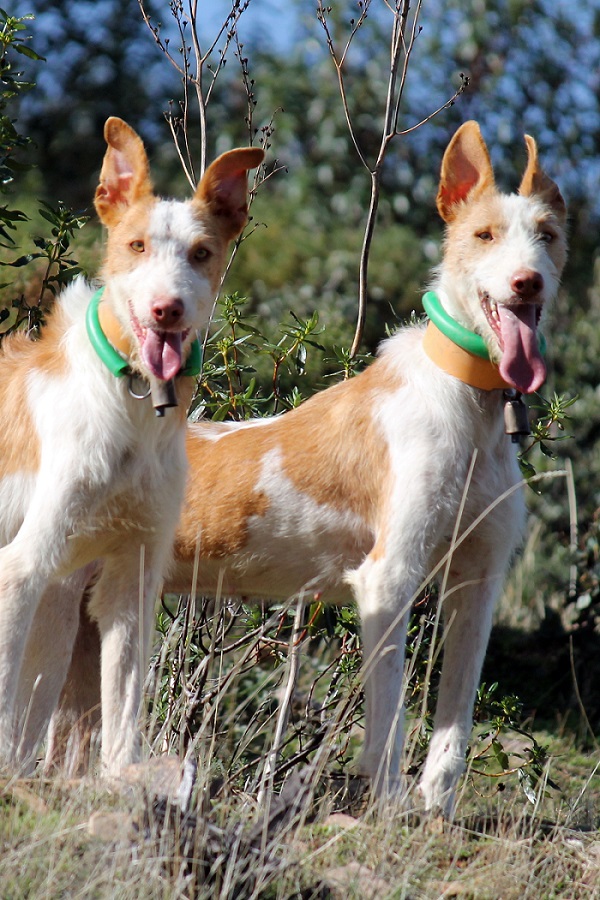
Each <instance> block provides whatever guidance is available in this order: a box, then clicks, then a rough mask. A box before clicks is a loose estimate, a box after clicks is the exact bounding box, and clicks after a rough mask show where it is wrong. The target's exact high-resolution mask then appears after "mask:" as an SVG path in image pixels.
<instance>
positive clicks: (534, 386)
mask: <svg viewBox="0 0 600 900" xmlns="http://www.w3.org/2000/svg"><path fill="white" fill-rule="evenodd" d="M498 315H499V316H500V329H501V332H502V343H503V350H502V361H501V363H500V366H499V369H500V374H501V375H502V377H503V378H504V380H505V381H507V382H508V383H509V384H512V386H513V387H515V388H516V389H517V390H518V391H521V393H522V394H531V393H532V392H533V391H537V390H538V388H540V387H541V386H542V385H543V383H544V381H545V380H546V364H545V362H544V360H543V359H542V356H541V354H540V350H539V347H538V342H537V334H536V325H537V311H536V307H535V306H534V305H533V304H532V303H524V304H522V305H520V306H513V307H508V306H500V305H499V306H498Z"/></svg>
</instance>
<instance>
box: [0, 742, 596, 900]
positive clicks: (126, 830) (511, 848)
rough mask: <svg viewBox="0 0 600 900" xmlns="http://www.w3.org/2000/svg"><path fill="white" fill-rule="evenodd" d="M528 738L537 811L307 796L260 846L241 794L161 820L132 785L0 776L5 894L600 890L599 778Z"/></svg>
mask: <svg viewBox="0 0 600 900" xmlns="http://www.w3.org/2000/svg"><path fill="white" fill-rule="evenodd" d="M539 737H540V738H542V739H544V740H550V742H551V748H552V754H553V758H552V769H553V775H554V777H555V778H557V779H558V781H559V782H560V783H561V786H562V791H561V792H560V793H559V792H556V791H551V792H550V794H551V795H552V796H551V797H549V798H548V799H546V800H544V801H542V802H541V803H540V804H538V805H536V806H533V805H531V804H529V803H528V802H527V801H526V800H525V799H524V798H523V797H522V796H521V795H519V793H518V791H516V790H513V789H507V790H506V791H504V792H503V793H502V794H499V795H496V796H495V797H494V798H493V799H491V800H490V799H488V800H486V799H484V798H483V797H482V796H477V795H476V793H475V791H474V789H473V784H472V783H471V782H469V781H467V783H466V786H465V791H464V796H463V798H462V801H461V805H460V807H459V814H458V817H457V819H456V821H455V822H454V823H453V824H449V823H444V822H441V821H440V820H433V821H428V820H419V819H418V818H417V817H416V816H408V815H405V814H399V813H397V814H395V815H392V814H390V813H389V812H385V813H384V814H383V815H377V814H376V812H375V811H374V810H366V811H364V812H363V814H362V816H361V817H360V818H355V817H352V816H350V815H348V814H347V813H346V814H344V813H342V814H340V813H333V814H332V812H331V808H330V804H328V803H321V804H316V808H313V807H312V804H311V803H309V804H308V807H307V808H306V809H304V810H303V812H304V813H306V815H307V816H308V818H309V819H312V821H306V822H304V823H302V822H300V824H297V823H296V821H291V822H287V823H286V822H284V823H283V824H282V827H281V828H279V827H276V828H275V829H271V828H270V826H269V827H267V828H265V829H264V831H265V835H266V836H265V841H264V846H263V847H262V849H261V842H260V840H259V839H257V836H256V835H257V833H258V834H259V835H260V833H261V819H260V816H259V817H258V819H257V817H256V809H255V806H254V803H253V801H252V799H251V798H250V797H248V796H247V795H245V794H244V792H243V791H238V792H231V793H230V794H229V795H228V796H224V797H222V798H221V799H217V800H215V801H214V802H213V803H212V804H207V803H206V802H205V803H204V804H200V806H203V807H204V812H203V813H198V814H197V815H196V817H195V819H194V822H193V826H192V825H191V824H190V822H189V821H186V820H185V819H181V818H179V819H178V820H177V818H176V817H173V819H172V821H170V822H169V821H168V816H167V818H166V819H165V816H164V815H160V813H159V807H158V806H157V805H156V804H154V806H155V808H154V809H153V803H152V799H151V794H152V791H151V790H150V791H149V792H148V789H147V788H146V789H145V788H143V787H140V786H139V785H138V787H137V788H131V787H128V788H127V789H124V788H123V786H121V787H119V788H117V787H116V786H112V787H110V786H107V785H105V784H102V783H101V782H99V781H96V780H94V779H90V780H85V781H81V782H78V783H76V782H61V781H59V780H53V781H48V780H44V779H42V778H41V777H40V778H33V779H32V780H28V781H25V780H18V781H13V782H6V781H5V782H4V783H3V785H2V792H1V797H0V808H1V816H0V884H1V885H2V888H1V890H2V897H3V898H15V900H17V898H25V897H35V898H46V897H47V898H58V897H69V898H70V897H90V898H91V897H98V898H100V897H101V898H105V897H115V898H116V897H119V898H128V897H132V898H133V897H136V898H137V897H144V898H155V897H156V898H162V897H180V896H181V897H183V896H196V897H206V898H208V897H231V898H238V897H249V896H256V897H281V898H292V897H306V898H308V897H315V898H316V897H322V898H325V897H334V898H337V897H344V898H356V900H364V898H368V897H373V898H375V897H377V898H384V897H390V898H392V897H393V898H401V897H402V898H404V897H405V898H438V897H464V898H478V900H485V898H490V900H497V898H505V900H509V898H515V900H517V898H519V900H521V898H522V900H524V898H532V900H533V898H535V900H541V898H559V897H560V898H569V900H576V898H589V897H594V896H599V895H600V835H599V834H598V831H597V828H598V824H599V821H600V774H599V773H598V771H596V773H595V774H594V773H593V760H592V759H591V758H590V757H589V756H582V755H580V754H579V753H578V752H577V751H576V749H575V748H574V747H573V746H571V745H569V743H568V741H567V740H566V739H562V740H558V739H556V738H554V737H553V736H550V735H539ZM315 814H316V817H315V818H314V819H313V818H312V817H313V815H315ZM257 821H258V831H256V829H255V834H254V838H253V839H250V838H248V839H247V840H240V832H238V831H236V830H235V828H234V827H233V824H232V823H234V822H235V823H242V824H243V825H244V827H245V828H246V830H249V829H250V828H251V826H252V823H253V822H254V823H256V822H257ZM236 827H237V826H236ZM228 829H229V830H228ZM182 835H183V837H182ZM207 845H208V846H209V847H211V848H212V849H211V850H210V852H209V851H207ZM211 866H212V870H211Z"/></svg>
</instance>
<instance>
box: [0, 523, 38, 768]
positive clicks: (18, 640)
mask: <svg viewBox="0 0 600 900" xmlns="http://www.w3.org/2000/svg"><path fill="white" fill-rule="evenodd" d="M35 549H36V548H35V547H32V546H31V545H30V544H29V543H28V542H27V541H26V540H23V541H21V540H20V538H19V536H17V538H15V540H14V541H13V542H12V544H9V545H8V546H7V547H3V548H2V549H1V550H0V698H1V702H0V759H2V761H4V762H6V763H9V764H13V763H14V762H16V760H17V749H18V745H19V738H20V734H19V725H20V724H21V723H20V722H18V721H17V715H16V713H17V693H18V687H19V680H20V674H21V667H22V665H23V657H24V651H25V645H26V642H27V637H28V635H29V630H30V628H31V623H32V621H33V618H34V615H35V612H36V609H37V606H38V604H39V601H40V598H41V596H42V594H43V591H44V588H45V586H46V580H47V576H48V573H47V571H45V570H44V566H43V562H42V560H40V559H39V557H38V555H37V554H36V552H35ZM38 563H39V565H38Z"/></svg>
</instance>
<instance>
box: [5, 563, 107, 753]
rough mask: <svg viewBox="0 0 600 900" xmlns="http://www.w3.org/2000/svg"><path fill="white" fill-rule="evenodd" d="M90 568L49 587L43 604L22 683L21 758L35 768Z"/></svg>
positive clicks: (29, 642)
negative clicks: (39, 746) (36, 757)
mask: <svg viewBox="0 0 600 900" xmlns="http://www.w3.org/2000/svg"><path fill="white" fill-rule="evenodd" d="M89 578H90V567H89V566H88V567H85V568H83V569H79V570H78V571H76V572H74V573H73V574H72V575H70V576H68V577H67V578H64V579H61V580H60V581H58V582H57V583H55V584H52V585H50V586H49V587H48V588H47V589H46V591H44V594H43V596H42V598H41V600H40V602H39V604H38V608H37V611H36V614H35V617H34V620H33V623H32V626H31V629H30V632H29V635H28V639H27V645H26V650H25V656H24V660H23V666H22V669H21V675H20V679H19V688H18V699H17V719H18V721H20V722H22V727H21V728H20V729H19V742H18V748H17V757H18V760H19V762H21V763H23V764H26V765H29V766H31V765H32V764H33V762H34V761H35V751H36V749H37V747H38V744H39V743H40V741H41V740H42V738H43V737H44V733H45V731H46V728H47V726H48V722H49V720H50V717H51V715H52V711H53V710H54V708H55V706H56V704H57V701H58V697H59V694H60V690H61V688H62V686H63V683H64V681H65V677H66V673H67V668H68V666H69V662H70V659H71V653H72V648H73V644H74V641H75V635H76V632H77V626H78V621H79V607H80V603H81V597H82V595H83V592H84V589H85V587H86V585H87V583H88V581H89Z"/></svg>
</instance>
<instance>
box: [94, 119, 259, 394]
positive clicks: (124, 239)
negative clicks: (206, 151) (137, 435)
mask: <svg viewBox="0 0 600 900" xmlns="http://www.w3.org/2000/svg"><path fill="white" fill-rule="evenodd" d="M104 135H105V138H106V142H107V144H108V149H107V151H106V155H105V157H104V163H103V165H102V171H101V173H100V183H99V185H98V187H97V189H96V196H95V206H96V211H97V212H98V215H99V217H100V219H101V221H102V222H103V224H104V225H106V226H107V228H108V240H107V251H106V259H105V263H104V267H103V274H104V277H105V280H106V283H107V289H106V293H105V296H106V301H107V302H108V303H109V304H110V305H111V308H112V311H113V313H114V314H115V316H116V317H117V319H118V320H119V323H120V325H121V328H122V330H123V332H124V333H125V334H126V335H127V337H128V339H129V340H130V343H131V345H132V354H131V356H132V363H133V364H134V365H139V367H140V369H141V371H142V372H143V373H144V374H150V375H152V376H154V377H155V378H157V379H159V380H164V381H167V380H169V379H170V378H173V377H174V376H175V375H176V374H177V372H178V371H179V370H180V369H181V367H182V365H183V361H184V359H185V356H186V353H187V346H188V344H189V343H190V342H191V340H193V338H194V337H195V333H196V330H197V329H199V328H203V327H205V326H206V325H207V324H208V321H209V318H210V314H211V311H212V306H213V302H214V299H215V297H216V294H217V291H218V288H219V284H220V280H221V277H222V275H223V271H224V269H225V264H226V251H227V247H228V244H229V242H230V241H231V240H232V239H233V238H235V237H236V236H237V235H238V234H239V233H240V232H241V231H242V229H243V227H244V225H245V224H246V221H247V215H248V204H247V173H248V170H249V169H253V168H255V167H256V166H258V165H259V164H260V162H261V161H262V159H263V156H264V154H263V151H262V150H261V149H259V148H256V147H250V148H246V149H240V150H230V151H229V152H228V153H224V154H223V155H222V156H220V157H219V158H218V159H217V160H216V161H215V162H213V163H212V165H211V166H210V167H209V168H208V169H207V171H206V173H205V175H204V177H203V178H202V180H201V181H200V184H199V185H198V187H197V189H196V192H195V194H194V197H193V199H192V200H189V201H186V202H179V201H176V200H162V199H160V198H158V197H156V196H155V195H154V192H153V188H152V182H151V179H150V168H149V164H148V158H147V156H146V152H145V150H144V146H143V144H142V141H141V139H140V138H139V137H138V135H137V134H136V133H135V131H133V129H132V128H130V127H129V125H127V124H126V123H125V122H123V121H122V120H121V119H117V118H114V117H113V118H110V119H108V121H107V122H106V125H105V129H104Z"/></svg>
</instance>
